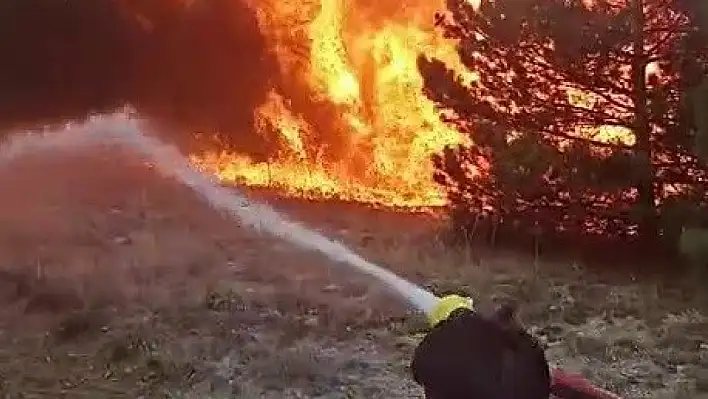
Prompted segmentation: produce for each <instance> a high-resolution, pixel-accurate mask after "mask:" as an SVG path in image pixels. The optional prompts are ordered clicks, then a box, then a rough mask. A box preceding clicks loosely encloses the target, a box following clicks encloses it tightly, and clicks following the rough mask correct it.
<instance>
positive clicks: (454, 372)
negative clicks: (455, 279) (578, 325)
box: [411, 308, 551, 399]
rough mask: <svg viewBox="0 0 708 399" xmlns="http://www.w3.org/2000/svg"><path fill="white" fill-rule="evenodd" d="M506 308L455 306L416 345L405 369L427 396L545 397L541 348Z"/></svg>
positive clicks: (547, 390) (547, 384) (432, 398)
mask: <svg viewBox="0 0 708 399" xmlns="http://www.w3.org/2000/svg"><path fill="white" fill-rule="evenodd" d="M506 312H507V311H502V312H501V313H497V314H496V315H494V316H492V317H484V316H481V315H479V314H477V313H476V312H474V311H472V310H470V309H464V308H461V309H457V310H455V311H454V312H452V313H451V314H450V316H449V317H448V318H446V319H445V320H443V321H441V322H439V323H438V324H437V325H435V326H434V327H433V328H432V330H431V331H430V332H429V333H428V334H427V336H426V337H425V338H424V339H423V341H422V342H421V343H420V345H419V346H418V347H417V348H416V350H415V353H414V356H413V360H412V363H411V370H412V372H413V378H414V379H415V381H416V382H417V383H418V384H420V385H421V386H423V388H424V389H425V393H426V398H427V399H475V398H477V399H548V398H549V396H550V394H551V375H550V370H549V367H548V363H547V362H546V357H545V354H544V351H543V349H542V348H541V347H540V346H539V345H538V343H537V342H536V340H534V339H533V338H532V337H531V336H530V335H529V334H528V333H526V332H525V331H524V330H523V329H521V328H520V327H518V326H517V325H516V324H514V323H513V322H511V321H510V319H509V318H510V317H511V314H510V313H509V314H507V313H506Z"/></svg>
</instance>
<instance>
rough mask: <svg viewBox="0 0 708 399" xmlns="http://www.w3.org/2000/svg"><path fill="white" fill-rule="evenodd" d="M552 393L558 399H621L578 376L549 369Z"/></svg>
mask: <svg viewBox="0 0 708 399" xmlns="http://www.w3.org/2000/svg"><path fill="white" fill-rule="evenodd" d="M551 386H552V392H553V394H554V395H556V396H557V397H559V398H568V399H570V398H574V399H583V398H584V399H622V398H620V397H619V396H618V395H615V394H614V393H612V392H609V391H606V390H604V389H601V388H598V387H596V386H594V385H593V384H592V383H591V382H590V381H588V380H587V379H586V378H585V377H583V376H582V375H580V374H575V373H572V374H571V373H566V372H565V371H563V370H560V369H551Z"/></svg>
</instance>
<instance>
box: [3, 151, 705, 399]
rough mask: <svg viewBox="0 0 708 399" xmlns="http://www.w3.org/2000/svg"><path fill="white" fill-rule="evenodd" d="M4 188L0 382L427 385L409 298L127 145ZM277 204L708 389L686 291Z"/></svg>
mask: <svg viewBox="0 0 708 399" xmlns="http://www.w3.org/2000/svg"><path fill="white" fill-rule="evenodd" d="M0 187H2V190H1V191H2V194H1V195H0V397H4V398H92V399H102V398H232V397H241V398H259V397H263V398H271V397H272V398H283V397H285V398H420V397H421V392H420V390H419V389H418V387H417V386H416V385H415V384H414V383H413V382H412V381H411V380H410V378H409V376H408V370H407V364H408V361H409V356H410V354H411V351H412V348H413V347H414V346H415V344H416V343H417V341H418V339H419V337H420V333H419V332H420V331H421V328H422V325H423V324H422V322H421V320H420V317H419V316H418V315H415V314H412V313H411V312H410V311H409V310H408V309H406V307H405V306H404V305H403V303H402V302H401V301H400V300H399V299H398V298H396V297H395V296H391V295H390V294H389V293H387V292H385V291H384V290H382V288H381V287H380V286H378V285H377V284H376V283H375V282H373V281H371V280H370V279H368V278H366V277H362V276H360V275H358V274H356V273H353V272H350V271H348V270H347V269H346V268H344V267H341V266H339V265H336V264H332V263H331V262H328V261H327V259H325V258H323V257H322V256H320V255H319V254H316V253H311V252H306V251H303V250H300V249H298V248H293V247H291V246H289V245H288V244H286V243H284V242H281V241H277V240H275V239H272V238H270V237H267V236H264V235H261V234H259V233H256V232H253V231H250V230H247V229H245V228H243V227H241V226H239V224H238V223H237V222H235V221H233V220H230V219H229V218H227V217H226V216H225V215H222V214H220V213H219V212H216V211H214V210H211V209H210V208H209V207H207V206H206V205H205V204H204V203H203V202H202V201H201V200H200V199H199V198H197V197H196V196H195V195H194V194H193V193H192V192H190V191H189V190H188V189H186V188H184V187H182V186H180V185H179V184H178V183H176V182H174V181H171V180H168V179H164V178H161V177H160V176H158V175H157V174H156V173H154V172H153V171H152V170H150V169H149V168H148V167H146V166H144V165H142V164H141V163H140V162H138V161H137V160H135V159H131V158H130V157H129V156H125V155H121V154H93V155H91V156H84V157H76V156H72V157H58V156H57V157H50V158H46V157H28V158H24V159H22V160H20V161H17V162H14V163H13V164H11V165H10V166H8V167H6V168H4V169H2V170H0ZM260 197H263V196H260ZM270 200H271V202H273V203H274V205H275V206H276V207H277V208H278V209H282V210H284V212H287V213H288V214H289V215H291V216H292V217H294V218H297V219H300V220H303V221H304V222H305V223H307V224H308V225H309V226H312V227H313V228H315V229H317V230H319V231H322V232H323V233H325V234H327V235H330V236H332V237H336V238H338V239H340V240H342V241H344V242H345V243H347V244H349V245H351V246H352V248H354V249H355V250H357V251H358V252H360V253H362V254H364V255H365V256H366V257H367V258H369V259H371V260H373V261H377V262H380V263H382V264H385V265H387V266H388V267H390V268H391V269H393V270H394V271H396V272H397V273H400V274H402V275H405V276H406V277H408V278H410V279H411V280H413V281H415V282H417V283H420V284H424V285H426V286H428V287H430V288H431V289H433V290H434V291H436V292H438V293H445V292H451V291H455V292H463V293H466V294H471V295H473V296H474V297H475V298H476V299H477V300H478V302H479V303H480V306H482V307H484V306H491V304H492V303H494V302H495V301H500V300H507V299H513V300H515V301H518V302H519V303H520V304H521V312H522V314H521V316H522V318H523V320H524V321H525V322H526V324H527V325H528V327H529V328H530V329H531V330H532V331H533V332H534V333H535V334H537V335H538V336H539V337H540V338H541V340H542V341H543V342H544V343H545V344H546V345H547V346H548V353H549V357H550V358H551V359H552V360H553V362H554V363H555V364H560V365H562V366H563V367H566V368H568V369H571V370H574V371H578V372H581V373H583V374H585V375H586V376H588V377H590V378H591V379H592V380H593V381H595V382H596V383H598V384H600V385H602V386H605V387H607V388H610V389H612V390H615V391H617V392H619V393H621V394H623V395H625V397H627V398H708V317H707V316H706V314H708V313H707V312H706V310H705V306H704V305H703V304H701V303H700V302H699V301H697V300H695V299H692V298H690V296H689V295H686V293H687V292H689V291H690V290H689V289H687V288H686V287H684V286H681V285H676V284H670V283H668V282H666V281H661V280H656V279H654V280H649V279H641V278H639V277H641V276H635V278H634V279H631V278H626V279H624V281H620V280H618V279H615V278H609V277H607V276H603V275H602V274H598V273H594V272H591V271H589V270H587V269H586V268H584V267H583V266H582V265H578V264H574V263H573V262H570V261H569V262H566V263H557V262H556V263H545V262H534V260H533V259H527V258H524V257H521V256H518V255H513V254H504V253H500V252H496V253H494V254H493V255H492V254H484V255H482V254H477V253H472V252H470V251H464V250H456V249H451V248H448V247H446V246H444V245H443V244H442V243H441V242H440V240H439V239H438V238H437V234H436V229H437V228H438V227H439V225H440V223H441V222H440V221H438V220H436V219H435V218H432V217H430V216H426V215H410V214H402V213H393V212H386V211H380V210H370V209H366V208H364V207H362V206H357V205H347V204H336V203H314V202H307V201H292V200H274V199H273V198H270ZM608 268H612V265H608Z"/></svg>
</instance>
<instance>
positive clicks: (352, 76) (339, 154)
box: [192, 0, 475, 207]
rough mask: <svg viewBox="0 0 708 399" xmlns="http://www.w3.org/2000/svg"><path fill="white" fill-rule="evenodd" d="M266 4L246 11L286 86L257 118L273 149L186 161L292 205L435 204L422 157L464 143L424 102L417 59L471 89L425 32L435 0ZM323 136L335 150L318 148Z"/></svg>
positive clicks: (439, 40)
mask: <svg viewBox="0 0 708 399" xmlns="http://www.w3.org/2000/svg"><path fill="white" fill-rule="evenodd" d="M272 1H273V3H269V2H268V1H261V2H254V3H253V6H254V8H256V9H257V10H258V14H259V23H260V25H261V28H262V30H263V31H264V33H265V34H266V36H267V39H268V40H269V42H270V44H271V46H272V48H273V49H274V50H275V52H276V54H277V56H278V60H279V63H280V65H281V68H282V70H283V71H284V73H285V74H287V75H288V78H287V79H288V80H289V82H287V83H284V84H282V85H280V87H277V88H274V89H273V90H272V91H271V92H270V94H269V96H268V100H267V101H266V102H265V103H264V104H263V105H262V106H261V107H260V108H259V109H258V110H257V120H258V121H259V123H258V127H259V129H260V130H261V131H262V132H263V134H264V135H265V134H268V132H267V131H268V130H270V133H271V134H272V133H273V132H275V133H277V135H278V136H279V137H280V140H279V141H280V147H281V148H282V150H281V151H279V152H278V153H277V154H273V156H272V158H271V159H270V161H268V162H261V163H256V162H253V161H252V160H251V159H249V158H248V157H245V156H242V155H239V154H233V153H216V152H210V153H204V154H198V155H193V156H192V161H193V162H194V163H195V164H197V165H198V166H200V167H202V168H204V169H206V170H208V171H210V172H212V173H215V174H217V175H218V176H219V178H220V179H222V180H223V181H224V182H229V183H241V184H246V185H251V186H267V187H275V188H278V189H280V190H283V191H285V192H286V193H289V194H296V195H299V196H302V195H306V196H318V197H330V198H332V197H333V198H340V199H348V200H353V201H359V202H367V203H373V204H380V205H386V206H396V207H418V206H435V205H442V204H444V203H445V195H444V193H443V192H442V190H441V188H440V187H438V186H437V185H436V184H435V183H434V182H433V180H432V172H433V170H432V164H431V160H430V157H431V154H433V153H435V152H438V151H440V150H441V149H443V148H444V147H445V146H448V145H455V144H459V143H463V142H464V139H463V137H462V136H461V135H460V134H459V133H458V132H456V131H455V130H453V129H452V128H451V127H449V126H446V125H445V124H444V123H442V122H441V121H440V116H439V111H438V110H436V109H435V106H434V104H433V103H432V102H431V101H429V100H428V99H427V98H426V97H425V96H424V94H423V92H422V88H423V80H422V78H421V76H420V75H419V73H418V70H417V67H416V58H417V56H418V55H419V54H421V53H423V54H427V55H429V56H434V57H437V58H439V59H442V60H444V61H445V62H447V63H448V64H449V65H450V66H451V67H453V68H454V69H455V70H456V71H458V73H459V75H460V78H461V79H463V80H467V81H471V80H473V79H475V75H474V74H473V73H471V72H469V71H467V70H466V69H465V68H464V66H463V65H462V64H461V62H460V60H459V58H458V56H457V53H456V51H455V47H454V43H452V42H450V41H449V40H447V39H444V38H443V37H442V35H441V34H440V33H439V32H437V31H436V30H435V29H434V27H433V22H434V21H433V15H434V14H435V12H436V11H439V10H442V9H444V1H442V0H438V1H430V0H408V1H404V2H398V1H397V2H386V1H384V2H371V1H370V0H319V1H318V0H314V1H310V2H308V1H302V0H272ZM386 3H389V4H386ZM298 91H299V92H298ZM303 93H304V94H303ZM303 96H307V97H308V98H306V99H305V100H302V97H303ZM297 97H300V98H299V99H298V98H297ZM296 102H299V104H301V103H303V102H304V103H307V104H306V105H305V108H306V107H310V108H318V107H323V108H327V109H329V110H330V111H329V112H330V113H329V115H330V117H329V119H328V120H326V121H324V120H323V117H322V116H321V115H320V116H318V113H317V111H316V110H315V111H312V110H307V109H304V108H303V106H302V105H298V104H295V103H296ZM305 113H308V114H307V115H305ZM331 115H335V116H336V117H335V119H338V120H336V121H332V120H331V119H332V118H331ZM318 119H319V120H318ZM325 129H326V130H329V129H332V130H336V131H337V132H336V133H335V134H331V132H328V131H323V130H325ZM327 135H330V136H336V137H337V138H338V139H337V140H338V142H337V143H328V142H326V140H322V137H324V136H327ZM333 147H339V148H333Z"/></svg>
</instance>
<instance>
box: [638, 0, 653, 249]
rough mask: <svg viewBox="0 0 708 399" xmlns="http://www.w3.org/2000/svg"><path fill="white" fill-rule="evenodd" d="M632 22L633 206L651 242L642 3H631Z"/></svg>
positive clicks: (640, 0) (650, 169)
mask: <svg viewBox="0 0 708 399" xmlns="http://www.w3.org/2000/svg"><path fill="white" fill-rule="evenodd" d="M631 7H632V19H633V22H634V40H633V42H634V60H633V63H632V78H633V80H634V117H635V125H634V134H635V136H636V140H637V141H636V147H635V157H636V159H637V166H638V168H639V170H638V173H637V182H636V189H637V193H638V195H639V196H638V199H637V205H638V206H639V208H640V209H641V218H640V220H639V234H640V235H641V237H642V238H644V239H648V240H651V239H654V238H656V237H657V235H658V228H659V226H658V217H657V211H656V192H655V188H654V165H653V162H652V148H651V127H650V125H649V118H648V115H647V86H646V69H647V58H648V57H647V54H646V52H645V49H644V41H645V40H644V25H645V23H646V21H645V16H644V0H632V3H631Z"/></svg>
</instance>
